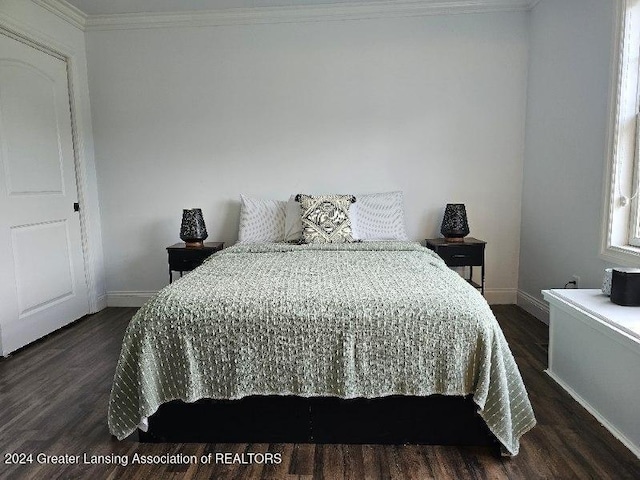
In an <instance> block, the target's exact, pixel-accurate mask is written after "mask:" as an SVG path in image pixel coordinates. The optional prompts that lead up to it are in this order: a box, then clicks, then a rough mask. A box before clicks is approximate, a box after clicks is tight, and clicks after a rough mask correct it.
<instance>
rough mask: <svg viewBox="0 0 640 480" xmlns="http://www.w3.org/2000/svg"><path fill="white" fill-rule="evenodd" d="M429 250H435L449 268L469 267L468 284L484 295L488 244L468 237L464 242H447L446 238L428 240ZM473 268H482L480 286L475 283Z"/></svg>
mask: <svg viewBox="0 0 640 480" xmlns="http://www.w3.org/2000/svg"><path fill="white" fill-rule="evenodd" d="M426 242H427V248H429V249H431V250H433V251H434V252H436V253H437V254H438V255H440V258H442V259H443V260H444V262H445V263H446V264H447V265H448V266H449V267H469V278H467V279H466V280H467V282H469V283H470V284H471V285H473V286H474V287H475V288H477V289H479V290H480V291H481V293H482V295H484V247H485V245H486V244H487V242H484V241H482V240H478V239H477V238H472V237H467V238H465V239H464V242H447V241H446V240H445V239H444V238H428V239H427V240H426ZM473 267H480V273H481V278H482V280H480V284H478V283H476V282H474V281H473V280H472V278H473Z"/></svg>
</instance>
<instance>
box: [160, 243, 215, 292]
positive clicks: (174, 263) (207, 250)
mask: <svg viewBox="0 0 640 480" xmlns="http://www.w3.org/2000/svg"><path fill="white" fill-rule="evenodd" d="M223 248H224V243H223V242H206V243H205V244H204V246H203V247H187V246H186V245H185V244H184V243H176V244H175V245H171V246H170V247H167V252H168V253H169V283H171V282H173V272H180V276H181V277H182V274H183V273H184V272H190V271H191V270H193V269H194V268H197V267H199V266H200V265H202V262H204V261H205V260H206V259H207V258H208V257H210V256H211V255H212V254H214V253H216V252H218V251H220V250H222V249H223Z"/></svg>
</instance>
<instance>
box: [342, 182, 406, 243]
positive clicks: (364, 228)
mask: <svg viewBox="0 0 640 480" xmlns="http://www.w3.org/2000/svg"><path fill="white" fill-rule="evenodd" d="M350 216H351V223H352V230H353V237H354V238H355V239H357V240H363V241H376V240H399V241H404V240H407V232H406V230H405V225H404V198H403V195H402V192H387V193H371V194H368V195H358V201H357V202H356V203H354V204H353V205H352V207H351V212H350Z"/></svg>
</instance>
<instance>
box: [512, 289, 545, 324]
mask: <svg viewBox="0 0 640 480" xmlns="http://www.w3.org/2000/svg"><path fill="white" fill-rule="evenodd" d="M516 305H518V306H519V307H520V308H522V309H523V310H524V311H526V312H528V313H530V314H531V315H533V316H534V317H536V318H537V319H538V320H540V321H541V322H542V323H545V324H547V325H549V305H547V304H546V303H545V302H543V301H542V300H538V299H537V298H536V297H534V296H533V295H529V294H528V293H527V292H525V291H523V290H518V295H517V299H516Z"/></svg>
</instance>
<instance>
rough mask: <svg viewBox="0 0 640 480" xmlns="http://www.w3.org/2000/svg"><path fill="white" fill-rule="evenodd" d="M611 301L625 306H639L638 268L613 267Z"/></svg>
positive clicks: (639, 272)
mask: <svg viewBox="0 0 640 480" xmlns="http://www.w3.org/2000/svg"><path fill="white" fill-rule="evenodd" d="M611 301H612V302H613V303H616V304H618V305H623V306H625V307H638V306H640V268H639V269H633V270H631V269H625V270H618V269H615V268H614V269H613V272H612V276H611Z"/></svg>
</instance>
